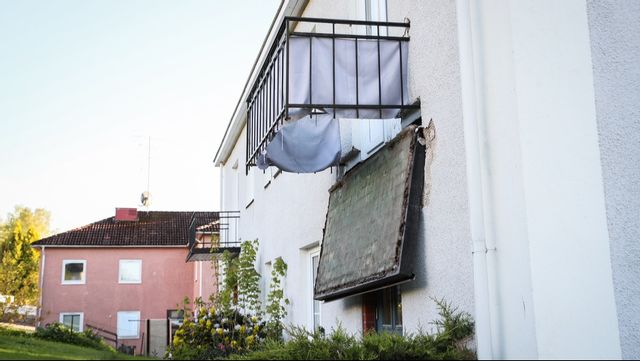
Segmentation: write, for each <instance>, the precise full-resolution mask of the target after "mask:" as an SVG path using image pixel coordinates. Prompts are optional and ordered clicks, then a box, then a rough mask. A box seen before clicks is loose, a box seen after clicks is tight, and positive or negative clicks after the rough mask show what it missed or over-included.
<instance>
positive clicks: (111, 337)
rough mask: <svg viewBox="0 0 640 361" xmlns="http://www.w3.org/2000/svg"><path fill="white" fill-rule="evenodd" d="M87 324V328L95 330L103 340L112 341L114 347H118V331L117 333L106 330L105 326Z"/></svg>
mask: <svg viewBox="0 0 640 361" xmlns="http://www.w3.org/2000/svg"><path fill="white" fill-rule="evenodd" d="M86 326H87V328H89V329H91V330H93V332H95V333H96V334H97V335H98V336H100V337H101V338H102V339H103V340H105V341H108V342H112V343H113V347H114V348H115V349H118V334H117V333H115V332H113V331H109V330H106V329H104V328H100V327H96V326H92V325H90V324H86Z"/></svg>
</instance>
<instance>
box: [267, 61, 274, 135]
mask: <svg viewBox="0 0 640 361" xmlns="http://www.w3.org/2000/svg"><path fill="white" fill-rule="evenodd" d="M268 74H269V78H268V81H267V84H266V86H267V87H268V89H267V94H268V96H267V103H268V105H267V112H268V116H267V126H270V125H271V120H272V119H271V114H272V113H271V112H272V108H273V105H272V104H271V96H272V95H273V92H272V91H271V69H269V73H268Z"/></svg>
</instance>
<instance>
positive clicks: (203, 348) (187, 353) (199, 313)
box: [165, 240, 288, 360]
mask: <svg viewBox="0 0 640 361" xmlns="http://www.w3.org/2000/svg"><path fill="white" fill-rule="evenodd" d="M257 249H258V241H257V240H255V241H246V242H243V244H242V247H241V251H240V255H239V256H238V257H234V256H233V255H231V254H230V253H228V252H225V253H224V254H223V256H222V263H223V264H222V267H223V269H224V279H223V282H222V285H221V289H220V292H219V293H218V294H216V295H212V296H211V297H210V298H209V300H208V302H204V301H203V300H202V299H200V298H198V299H196V300H195V301H194V302H193V304H191V302H190V300H189V299H188V298H185V300H184V301H183V305H182V307H181V308H182V310H183V311H184V321H183V324H182V325H181V326H180V328H179V329H178V330H177V331H176V333H175V335H174V336H173V342H172V344H171V345H170V347H169V350H168V351H167V354H166V355H165V357H166V358H170V359H180V360H187V359H192V360H193V359H198V360H203V359H216V358H222V357H227V356H229V355H230V354H238V353H245V352H249V351H254V350H256V349H257V348H258V346H259V345H260V344H261V343H262V342H263V341H264V340H265V339H266V338H271V339H273V338H277V339H280V338H281V337H282V324H281V322H282V319H283V318H284V316H286V311H285V309H284V306H282V307H276V305H283V304H284V305H286V304H288V300H287V299H286V298H284V293H283V292H282V290H281V287H280V282H281V278H282V277H284V275H285V272H286V264H284V262H283V261H282V260H281V259H280V261H279V264H280V263H282V264H281V265H280V266H279V268H278V271H279V272H275V273H274V272H272V281H271V285H272V289H271V292H270V293H269V295H268V296H269V297H268V298H267V299H268V301H269V305H268V306H269V307H267V308H266V311H267V317H266V318H265V317H263V311H262V305H261V303H260V287H259V284H260V274H259V273H258V272H257V271H256V270H255V268H254V264H255V260H256V254H257ZM274 290H275V294H274Z"/></svg>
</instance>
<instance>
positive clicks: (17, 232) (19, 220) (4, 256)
mask: <svg viewBox="0 0 640 361" xmlns="http://www.w3.org/2000/svg"><path fill="white" fill-rule="evenodd" d="M48 229H49V212H47V211H45V210H43V209H36V210H35V211H31V210H30V209H29V208H25V207H16V208H15V212H14V213H12V214H9V215H8V217H7V221H6V222H3V223H1V224H0V295H6V296H13V303H12V304H9V303H0V316H1V318H2V319H4V320H8V321H17V320H18V319H19V318H20V317H21V316H20V315H19V314H18V313H17V312H16V311H17V309H18V307H20V306H24V305H27V304H31V305H34V304H36V303H37V300H38V259H39V254H38V252H36V251H35V250H34V249H33V248H32V247H31V244H32V243H33V242H34V241H36V240H38V239H39V238H40V235H41V234H46V233H48Z"/></svg>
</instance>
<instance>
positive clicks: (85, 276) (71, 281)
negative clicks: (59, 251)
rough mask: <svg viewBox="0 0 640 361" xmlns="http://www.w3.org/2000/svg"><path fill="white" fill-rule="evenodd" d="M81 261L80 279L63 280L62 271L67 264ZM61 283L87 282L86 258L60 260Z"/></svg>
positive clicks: (81, 283) (76, 283)
mask: <svg viewBox="0 0 640 361" xmlns="http://www.w3.org/2000/svg"><path fill="white" fill-rule="evenodd" d="M71 263H82V279H81V280H65V279H64V271H65V268H66V266H67V265H68V264H71ZM60 279H61V282H62V284H63V285H84V284H86V283H87V260H86V259H65V260H62V275H61V277H60Z"/></svg>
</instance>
